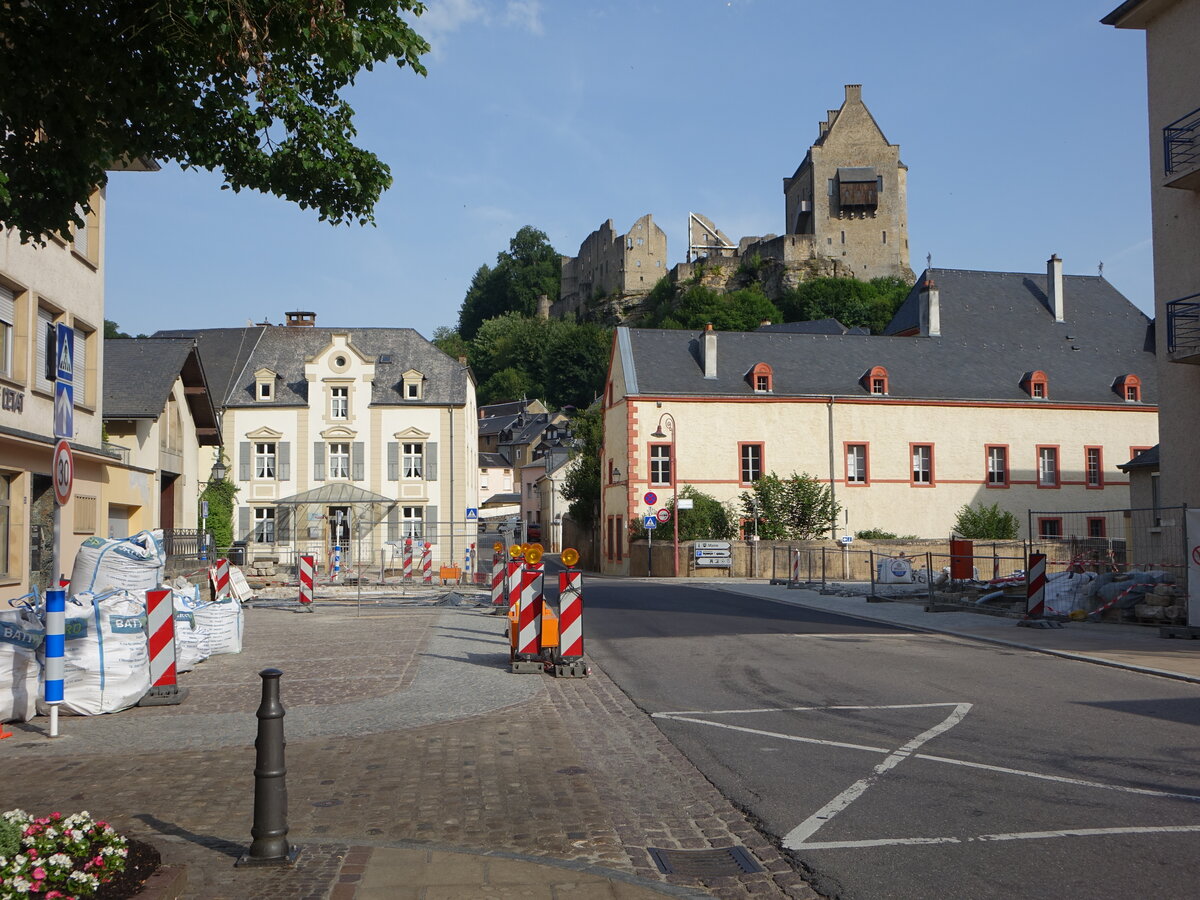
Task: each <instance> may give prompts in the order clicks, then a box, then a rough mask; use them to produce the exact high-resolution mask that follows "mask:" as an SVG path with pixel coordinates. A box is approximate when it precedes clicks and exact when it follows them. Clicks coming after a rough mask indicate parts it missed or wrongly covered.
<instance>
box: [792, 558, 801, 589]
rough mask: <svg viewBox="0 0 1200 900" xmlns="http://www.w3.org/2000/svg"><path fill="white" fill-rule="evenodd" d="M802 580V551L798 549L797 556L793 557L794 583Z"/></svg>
mask: <svg viewBox="0 0 1200 900" xmlns="http://www.w3.org/2000/svg"><path fill="white" fill-rule="evenodd" d="M799 581H800V551H799V550H797V551H796V555H795V557H793V559H792V583H793V584H796V583H797V582H799Z"/></svg>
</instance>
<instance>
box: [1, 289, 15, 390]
mask: <svg viewBox="0 0 1200 900" xmlns="http://www.w3.org/2000/svg"><path fill="white" fill-rule="evenodd" d="M16 324H17V295H16V292H15V291H11V290H9V289H8V288H6V287H3V286H0V375H7V376H8V377H9V378H11V377H12V374H13V359H12V358H13V347H12V342H13V334H14V331H15V329H16Z"/></svg>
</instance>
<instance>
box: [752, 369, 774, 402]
mask: <svg viewBox="0 0 1200 900" xmlns="http://www.w3.org/2000/svg"><path fill="white" fill-rule="evenodd" d="M747 379H748V380H749V382H750V387H752V388H754V393H756V394H769V393H770V392H771V391H773V390H774V389H775V373H774V372H772V371H771V367H770V366H769V365H767V364H766V363H762V362H760V363H758V364H757V365H755V366H754V368H752V369H751V370H750V371H749V373H747Z"/></svg>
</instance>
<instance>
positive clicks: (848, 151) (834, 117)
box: [551, 84, 914, 323]
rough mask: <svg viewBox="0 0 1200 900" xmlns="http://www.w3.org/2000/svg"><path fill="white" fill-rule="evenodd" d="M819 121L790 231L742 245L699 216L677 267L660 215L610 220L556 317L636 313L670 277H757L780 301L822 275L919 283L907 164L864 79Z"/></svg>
mask: <svg viewBox="0 0 1200 900" xmlns="http://www.w3.org/2000/svg"><path fill="white" fill-rule="evenodd" d="M818 127H819V134H818V136H817V139H816V141H814V142H813V145H812V146H811V147H809V149H808V153H806V154H805V156H804V160H803V162H801V163H800V165H799V167H798V168H797V169H796V171H795V173H793V174H792V175H791V176H790V177H788V178H784V179H783V194H784V233H783V234H781V235H774V234H768V235H763V236H758V237H743V238H741V239H740V240H739V241H738V242H737V243H736V244H734V243H733V242H732V241H730V240H729V238H728V237H727V236H726V235H725V234H724V233H723V232H722V231H721V230H720V229H719V228H718V227H717V226H716V225H715V224H714V223H713V222H712V221H711V220H710V219H708V218H707V217H705V216H703V215H700V214H699V213H691V214H689V216H688V252H687V260H686V262H682V263H679V264H677V265H676V266H675V267H674V268H668V264H667V236H666V233H665V232H664V231H663V230H662V229H661V228H660V227H658V226H657V225H656V224H655V223H654V218H653V216H651V215H649V214H647V215H644V216H642V217H641V218H640V219H638V220H637V221H636V222H634V224H633V227H632V228H630V230H629V231H628V232H627V233H625V234H618V233H617V232H616V229H615V228H614V227H613V223H612V220H611V219H609V220H608V221H607V222H605V223H604V224H603V225H601V226H600V228H598V229H597V230H596V231H593V232H592V233H591V234H589V235H588V236H587V238H585V239H584V242H583V243H582V244H581V245H580V246H579V253H578V255H576V256H573V257H563V263H562V288H561V291H560V294H559V300H558V301H557V302H556V303H555V304H554V306H553V308H552V310H551V313H552V315H554V316H557V317H559V318H563V317H566V316H575V317H578V318H580V319H584V320H598V321H607V322H613V323H616V322H625V321H627V320H629V319H632V318H636V316H637V313H638V310H639V308H640V305H641V303H642V302H643V301H644V300H645V297H646V295H647V294H648V293H649V292H650V291H651V289H652V288H653V287H654V285H655V284H657V283H658V281H659V279H660V278H662V276H663V275H664V274H669V276H670V277H671V278H672V279H673V280H675V281H676V282H682V281H693V280H694V281H697V282H698V283H700V284H704V285H705V286H707V287H710V288H713V289H714V290H717V291H721V292H729V291H733V290H737V289H739V288H744V287H748V286H750V285H751V284H754V283H758V284H759V285H761V287H762V289H763V291H764V293H766V295H767V296H768V297H770V298H772V299H775V298H778V297H779V296H781V295H782V294H783V293H784V292H785V291H787V290H788V289H790V288H794V287H796V286H797V285H799V284H801V283H802V282H804V281H807V280H809V279H811V278H817V277H823V276H832V277H842V278H858V279H861V280H863V281H868V280H870V279H872V278H877V277H879V276H884V275H891V276H896V277H899V278H903V279H906V280H908V281H912V280H913V278H914V276H913V272H912V269H911V268H909V263H908V259H909V257H908V200H907V175H908V167H907V166H906V165H904V163H903V162H901V161H900V147H899V145H898V144H889V143H888V141H887V138H886V137H884V134H883V131H882V130H881V129H880V127H879V125H878V124H877V123H876V122H875V118H874V117H873V116H872V115H871V112H870V110H868V109H867V107H866V104H864V103H863V101H862V86H861V85H857V84H848V85H846V95H845V100H844V101H843V103H842V106H841V108H840V109H832V110H829V111H828V113H827V116H826V118H825V120H824V121H823V122H820V123H819V126H818Z"/></svg>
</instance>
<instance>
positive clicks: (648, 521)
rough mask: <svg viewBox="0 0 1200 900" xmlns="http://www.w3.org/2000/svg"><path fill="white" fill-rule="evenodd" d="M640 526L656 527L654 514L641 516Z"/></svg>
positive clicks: (647, 528)
mask: <svg viewBox="0 0 1200 900" xmlns="http://www.w3.org/2000/svg"><path fill="white" fill-rule="evenodd" d="M642 527H643V528H645V529H646V530H649V529H651V528H657V527H658V519H657V518H655V517H654V516H642Z"/></svg>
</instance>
